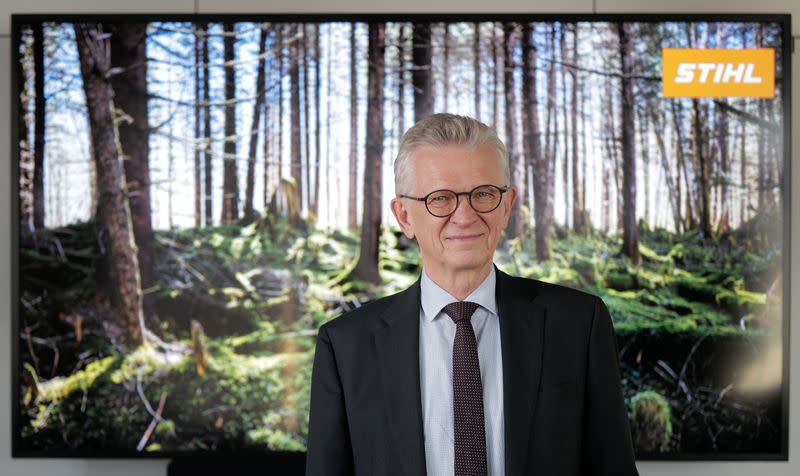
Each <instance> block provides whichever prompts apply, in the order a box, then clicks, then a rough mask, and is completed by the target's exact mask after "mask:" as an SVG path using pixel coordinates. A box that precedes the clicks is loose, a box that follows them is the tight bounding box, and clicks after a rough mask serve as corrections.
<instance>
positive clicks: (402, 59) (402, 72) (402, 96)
mask: <svg viewBox="0 0 800 476" xmlns="http://www.w3.org/2000/svg"><path fill="white" fill-rule="evenodd" d="M405 46H406V26H405V25H400V37H399V39H398V40H397V110H398V117H397V120H398V124H397V132H398V134H397V139H398V141H399V140H400V138H401V137H402V136H403V134H404V133H405V131H406V115H405V110H406V48H405ZM398 149H399V142H398Z"/></svg>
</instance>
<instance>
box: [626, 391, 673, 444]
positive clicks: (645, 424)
mask: <svg viewBox="0 0 800 476" xmlns="http://www.w3.org/2000/svg"><path fill="white" fill-rule="evenodd" d="M630 406H631V410H632V413H633V421H632V422H631V433H632V434H633V441H634V447H635V448H636V450H637V451H642V452H645V453H654V452H662V451H667V450H668V449H669V441H670V438H671V437H672V416H671V412H670V407H669V402H667V399H666V398H664V397H663V396H661V394H659V393H658V392H655V391H652V390H648V391H645V392H640V393H637V394H636V395H634V396H633V398H631V402H630Z"/></svg>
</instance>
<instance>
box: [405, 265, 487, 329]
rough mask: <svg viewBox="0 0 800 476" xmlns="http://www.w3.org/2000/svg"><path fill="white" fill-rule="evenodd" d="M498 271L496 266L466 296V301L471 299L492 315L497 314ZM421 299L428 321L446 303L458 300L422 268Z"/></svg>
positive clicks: (424, 316)
mask: <svg viewBox="0 0 800 476" xmlns="http://www.w3.org/2000/svg"><path fill="white" fill-rule="evenodd" d="M496 282H497V273H496V270H495V268H494V266H493V267H492V268H491V270H490V271H489V273H488V274H487V275H486V277H485V278H483V281H481V283H480V284H479V285H478V287H477V288H475V289H474V290H473V291H472V292H471V293H470V294H469V296H467V297H466V298H464V301H471V302H475V303H477V304H480V306H481V307H482V308H484V309H486V310H487V311H489V312H490V313H491V314H492V315H495V316H496V315H497V293H496V289H497V288H496ZM420 301H421V304H422V311H423V312H422V315H423V318H424V319H425V320H426V321H427V322H430V321H433V319H435V318H436V316H438V315H439V313H440V312H442V308H443V307H445V306H446V305H448V304H450V303H452V302H456V301H458V299H456V298H455V297H453V295H452V294H450V293H449V292H447V291H445V290H444V289H442V287H441V286H439V285H438V284H436V282H435V281H433V280H432V279H431V278H430V276H428V273H427V272H425V269H424V268H423V269H422V274H421V275H420Z"/></svg>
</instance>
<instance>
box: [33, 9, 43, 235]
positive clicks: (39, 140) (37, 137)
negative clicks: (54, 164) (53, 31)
mask: <svg viewBox="0 0 800 476" xmlns="http://www.w3.org/2000/svg"><path fill="white" fill-rule="evenodd" d="M43 28H44V27H43V26H42V23H35V24H34V26H33V77H34V84H35V86H34V88H35V96H34V106H33V227H34V228H37V229H39V228H44V143H45V137H44V124H45V97H44V32H43Z"/></svg>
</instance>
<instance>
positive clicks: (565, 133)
mask: <svg viewBox="0 0 800 476" xmlns="http://www.w3.org/2000/svg"><path fill="white" fill-rule="evenodd" d="M564 29H565V25H564V24H563V23H562V24H561V27H560V29H559V35H558V48H559V50H560V53H561V67H560V68H559V70H560V73H561V114H562V116H561V123H562V131H561V134H560V135H561V137H563V138H564V160H563V161H562V162H561V184H562V188H563V189H564V227H565V228H568V227H569V226H570V223H569V222H570V219H571V218H572V213H570V211H571V207H570V198H571V197H570V194H569V172H570V166H569V158H570V155H569V154H570V150H569V130H568V127H567V125H568V124H569V122H568V118H567V109H568V107H567V68H566V66H565V65H564V64H565V63H566V62H567V41H566V32H565V31H564ZM554 56H555V55H554ZM573 158H574V155H573Z"/></svg>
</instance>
